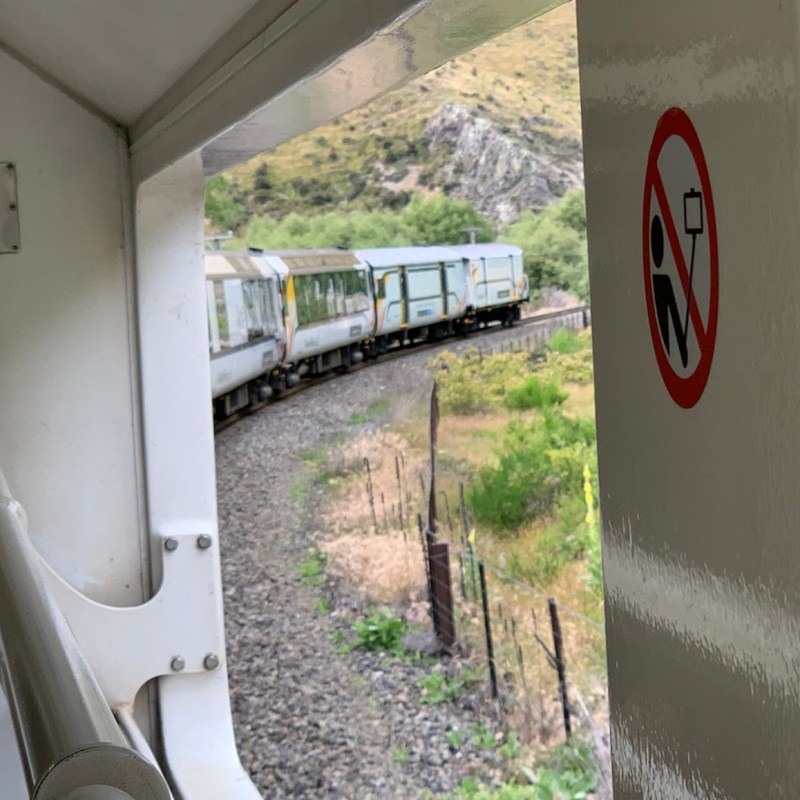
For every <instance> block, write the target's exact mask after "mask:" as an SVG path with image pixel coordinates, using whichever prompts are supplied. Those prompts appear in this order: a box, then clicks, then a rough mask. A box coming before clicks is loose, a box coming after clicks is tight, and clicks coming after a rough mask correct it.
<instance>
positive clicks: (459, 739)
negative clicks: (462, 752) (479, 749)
mask: <svg viewBox="0 0 800 800" xmlns="http://www.w3.org/2000/svg"><path fill="white" fill-rule="evenodd" d="M445 739H447V744H448V745H449V746H450V749H451V750H458V749H459V748H460V747H461V745H462V744H464V734H463V733H461V731H460V730H458V728H453V730H451V731H447V735H446V736H445Z"/></svg>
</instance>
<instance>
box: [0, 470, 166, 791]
mask: <svg viewBox="0 0 800 800" xmlns="http://www.w3.org/2000/svg"><path fill="white" fill-rule="evenodd" d="M24 519H25V517H24V512H23V511H22V507H21V506H20V504H19V503H18V502H16V501H15V500H14V499H13V497H12V496H11V492H10V491H9V488H8V484H7V483H6V480H5V478H4V477H3V475H2V471H0V667H1V668H0V680H2V684H3V687H4V688H5V692H6V695H7V698H8V705H9V709H10V711H11V716H12V720H13V723H14V728H15V732H16V736H17V742H18V745H19V750H20V756H21V760H22V766H23V770H24V772H25V776H26V779H27V782H28V787H29V789H30V795H31V798H32V800H67V798H69V800H90V799H91V798H96V799H97V800H99V799H100V798H102V800H111V798H115V799H120V800H121V799H122V798H124V799H125V800H129V799H130V800H169V798H170V792H169V789H168V788H167V784H166V782H165V780H164V778H163V776H162V775H161V773H160V771H159V770H158V769H157V768H156V767H155V766H154V765H153V764H151V763H149V762H148V761H147V760H146V759H145V758H142V756H140V755H139V754H138V753H136V752H134V751H133V750H132V749H131V748H130V746H129V744H128V742H127V740H126V739H125V736H124V735H123V733H122V731H121V730H120V727H119V725H118V724H117V722H116V720H115V719H114V716H113V714H112V713H111V709H110V707H109V705H108V703H107V702H106V699H105V697H104V696H103V693H102V691H101V689H100V687H99V686H98V684H97V681H96V679H95V677H94V675H93V674H92V672H91V670H90V668H89V665H88V664H87V663H86V661H85V660H84V658H83V656H82V655H81V652H80V650H79V648H78V645H77V643H76V642H75V639H74V637H73V635H72V632H71V631H70V629H69V626H68V624H67V621H66V619H65V618H64V615H63V614H62V612H61V609H60V608H59V606H58V604H57V603H56V602H55V600H54V599H53V598H52V597H51V595H50V593H49V591H48V589H47V586H46V584H45V582H44V578H43V576H42V571H41V567H40V563H39V556H38V554H37V552H36V550H35V549H34V547H33V545H32V544H31V541H30V539H29V538H28V533H27V530H26V526H25V523H24ZM0 794H2V792H0Z"/></svg>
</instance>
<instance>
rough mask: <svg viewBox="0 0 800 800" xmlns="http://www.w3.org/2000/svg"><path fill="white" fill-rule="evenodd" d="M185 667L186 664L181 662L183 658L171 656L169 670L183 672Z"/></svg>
mask: <svg viewBox="0 0 800 800" xmlns="http://www.w3.org/2000/svg"><path fill="white" fill-rule="evenodd" d="M185 667H186V662H185V661H184V660H183V656H173V658H172V661H170V662H169V668H170V669H171V670H172V671H173V672H183V670H184V668H185Z"/></svg>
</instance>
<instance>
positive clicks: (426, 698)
mask: <svg viewBox="0 0 800 800" xmlns="http://www.w3.org/2000/svg"><path fill="white" fill-rule="evenodd" d="M417 686H419V688H420V690H421V691H422V697H421V698H420V702H421V703H423V704H424V705H437V704H439V703H451V702H452V701H453V700H455V699H456V698H457V697H458V695H459V694H460V693H461V690H462V689H463V688H464V682H463V681H462V680H459V679H458V678H449V677H448V676H447V675H445V673H444V672H443V671H442V670H436V671H434V672H432V673H431V674H430V675H428V676H427V677H426V678H421V679H420V680H418V681H417Z"/></svg>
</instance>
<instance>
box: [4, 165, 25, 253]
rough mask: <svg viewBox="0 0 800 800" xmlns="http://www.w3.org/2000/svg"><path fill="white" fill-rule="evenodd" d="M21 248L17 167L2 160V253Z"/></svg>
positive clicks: (13, 251)
mask: <svg viewBox="0 0 800 800" xmlns="http://www.w3.org/2000/svg"><path fill="white" fill-rule="evenodd" d="M19 249H20V238H19V200H18V198H17V167H16V165H15V164H12V163H11V162H9V161H0V253H18V252H19Z"/></svg>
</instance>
